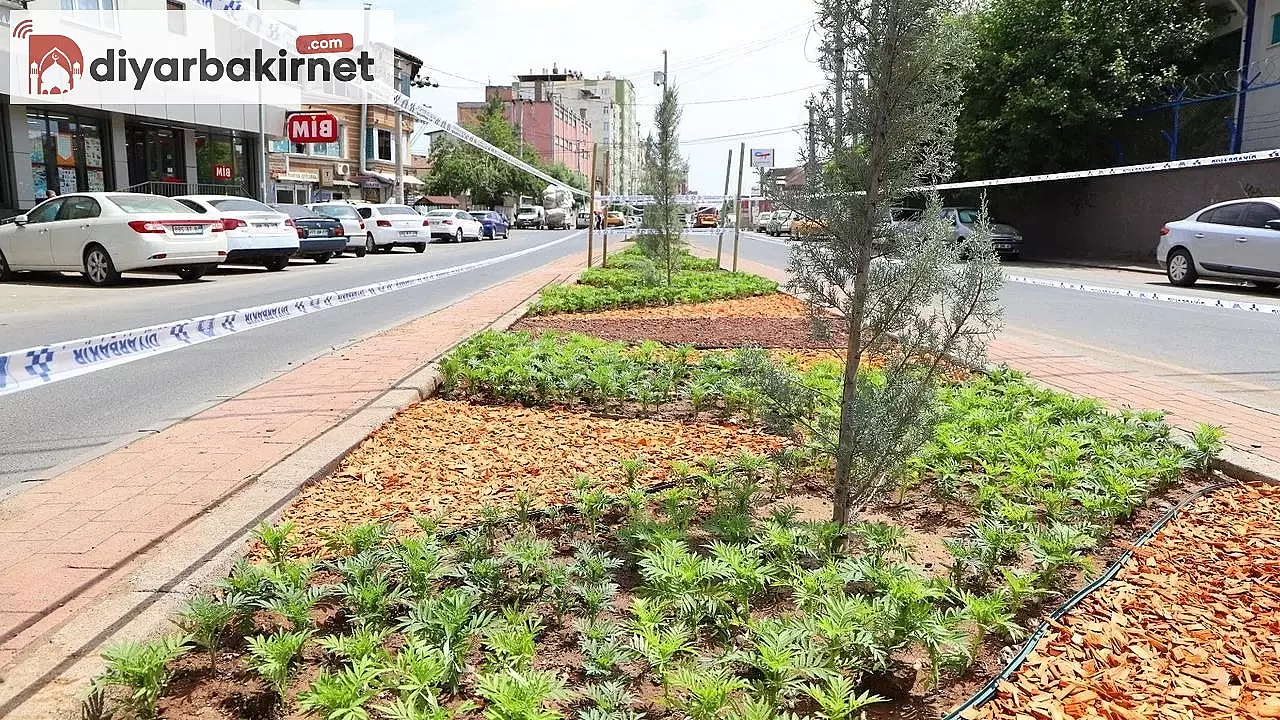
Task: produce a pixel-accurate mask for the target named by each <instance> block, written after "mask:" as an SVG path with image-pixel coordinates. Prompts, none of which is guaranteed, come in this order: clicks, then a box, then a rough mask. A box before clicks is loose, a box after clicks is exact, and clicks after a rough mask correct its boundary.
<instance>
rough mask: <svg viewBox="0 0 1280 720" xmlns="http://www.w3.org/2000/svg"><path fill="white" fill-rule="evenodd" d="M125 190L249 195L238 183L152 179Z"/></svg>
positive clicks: (157, 193) (174, 195) (165, 194)
mask: <svg viewBox="0 0 1280 720" xmlns="http://www.w3.org/2000/svg"><path fill="white" fill-rule="evenodd" d="M125 192H136V193H150V194H152V195H164V196H165V197H178V196H179V195H239V196H242V197H250V195H249V192H248V191H247V190H245V187H244V186H243V185H240V184H238V183H182V182H162V181H159V180H152V181H149V182H144V183H138V184H137V185H131V186H130V187H127V188H125Z"/></svg>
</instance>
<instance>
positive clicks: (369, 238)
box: [364, 233, 378, 253]
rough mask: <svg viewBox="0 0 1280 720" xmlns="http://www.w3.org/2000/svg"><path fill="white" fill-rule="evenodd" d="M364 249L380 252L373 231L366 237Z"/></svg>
mask: <svg viewBox="0 0 1280 720" xmlns="http://www.w3.org/2000/svg"><path fill="white" fill-rule="evenodd" d="M364 251H365V252H366V253H376V252H378V246H377V245H376V244H375V243H374V242H373V233H369V234H368V235H367V236H366V237H365V239H364Z"/></svg>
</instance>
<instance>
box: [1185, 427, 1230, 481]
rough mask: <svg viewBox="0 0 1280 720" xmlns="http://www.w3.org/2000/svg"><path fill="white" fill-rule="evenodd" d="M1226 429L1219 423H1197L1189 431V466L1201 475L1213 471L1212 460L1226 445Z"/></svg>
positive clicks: (1215, 458) (1216, 457)
mask: <svg viewBox="0 0 1280 720" xmlns="http://www.w3.org/2000/svg"><path fill="white" fill-rule="evenodd" d="M1226 434H1227V432H1226V429H1224V428H1223V427H1221V426H1219V425H1198V426H1196V429H1195V431H1194V432H1192V433H1191V444H1192V448H1191V450H1190V451H1189V452H1188V456H1189V459H1190V461H1191V466H1192V467H1193V468H1195V471H1196V472H1198V473H1200V474H1201V475H1204V476H1208V475H1209V473H1211V472H1212V471H1213V462H1214V461H1215V460H1217V459H1218V456H1219V455H1221V454H1222V451H1223V449H1224V448H1225V447H1226V442H1225V440H1224V438H1225V437H1226Z"/></svg>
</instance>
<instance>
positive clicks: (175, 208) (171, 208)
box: [107, 194, 192, 215]
mask: <svg viewBox="0 0 1280 720" xmlns="http://www.w3.org/2000/svg"><path fill="white" fill-rule="evenodd" d="M107 199H108V200H110V201H111V203H112V204H113V205H115V206H116V207H118V208H120V209H121V210H123V211H125V212H127V213H170V212H176V213H182V214H183V215H191V214H192V210H191V208H189V207H187V206H186V205H183V204H182V203H180V202H178V201H177V200H174V199H173V198H167V197H162V196H160V195H142V194H138V195H125V194H120V195H108V196H107Z"/></svg>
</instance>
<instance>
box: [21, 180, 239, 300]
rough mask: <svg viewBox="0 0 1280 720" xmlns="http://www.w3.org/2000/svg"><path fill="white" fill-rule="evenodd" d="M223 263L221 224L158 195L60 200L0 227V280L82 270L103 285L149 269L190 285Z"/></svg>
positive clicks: (91, 195) (224, 239)
mask: <svg viewBox="0 0 1280 720" xmlns="http://www.w3.org/2000/svg"><path fill="white" fill-rule="evenodd" d="M226 258H227V236H226V233H224V232H223V226H222V221H221V220H220V219H218V218H209V217H202V216H200V215H199V214H197V213H196V212H194V211H193V210H191V209H190V208H188V207H186V206H185V205H183V204H182V203H179V202H178V201H176V200H173V199H171V198H167V197H162V196H159V195H147V194H143V193H107V192H90V193H75V194H73V195H64V196H62V197H55V198H51V199H49V200H45V201H44V202H42V203H40V204H39V205H37V206H35V207H34V208H32V209H31V210H30V211H28V212H26V213H24V214H22V215H19V216H17V217H15V218H14V219H13V221H12V222H10V223H6V224H4V225H0V280H3V279H5V278H6V277H8V276H9V275H11V274H12V273H14V272H20V271H24V270H44V271H50V270H52V271H79V272H82V273H84V276H85V278H87V279H88V281H89V283H90V284H91V285H98V286H101V285H111V284H114V283H116V282H118V281H119V280H120V274H121V273H124V272H132V271H137V270H151V271H162V272H174V273H177V274H178V276H179V277H181V278H182V279H183V280H187V281H194V280H199V279H200V278H202V277H204V275H205V273H207V272H208V271H209V270H210V269H212V268H214V267H216V266H217V265H218V263H221V262H223V261H224V260H226Z"/></svg>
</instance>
